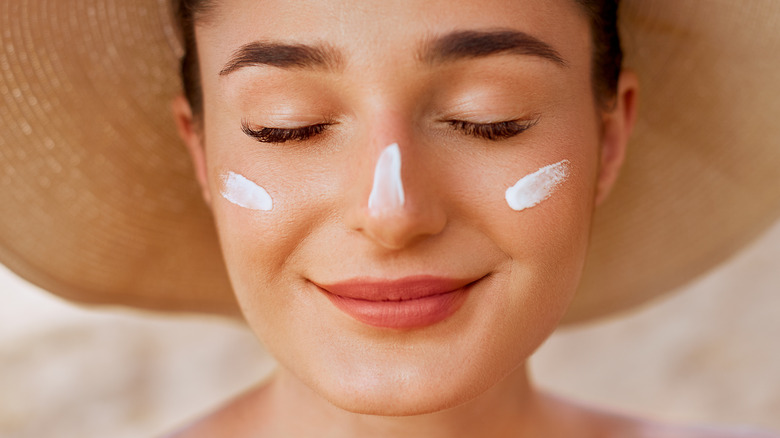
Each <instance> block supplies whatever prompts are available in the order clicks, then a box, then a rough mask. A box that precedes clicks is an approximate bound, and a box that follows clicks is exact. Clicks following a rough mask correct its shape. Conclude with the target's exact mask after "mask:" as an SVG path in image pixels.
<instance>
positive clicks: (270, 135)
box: [241, 120, 330, 143]
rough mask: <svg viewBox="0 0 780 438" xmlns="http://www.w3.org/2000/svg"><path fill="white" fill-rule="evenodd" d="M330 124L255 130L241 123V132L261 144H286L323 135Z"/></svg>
mask: <svg viewBox="0 0 780 438" xmlns="http://www.w3.org/2000/svg"><path fill="white" fill-rule="evenodd" d="M328 125H330V123H318V124H316V125H309V126H303V127H301V128H265V127H261V128H259V129H254V128H252V127H251V126H249V122H247V121H246V120H243V121H242V122H241V130H242V131H244V134H246V135H248V136H250V137H252V138H254V139H255V140H257V141H259V142H261V143H284V142H287V141H303V140H308V139H309V138H311V137H314V136H315V135H317V134H320V133H322V131H324V130H325V128H326V127H327V126H328Z"/></svg>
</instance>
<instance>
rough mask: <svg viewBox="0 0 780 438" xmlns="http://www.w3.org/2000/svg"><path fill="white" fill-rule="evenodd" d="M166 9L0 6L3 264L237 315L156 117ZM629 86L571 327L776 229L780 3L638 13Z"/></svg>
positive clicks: (173, 147) (71, 284) (172, 65)
mask: <svg viewBox="0 0 780 438" xmlns="http://www.w3.org/2000/svg"><path fill="white" fill-rule="evenodd" d="M169 8H170V6H169V0H135V1H132V2H129V1H118V0H83V1H80V2H55V1H48V2H43V1H40V0H13V1H5V2H3V3H2V14H0V47H1V49H0V50H2V53H0V99H2V102H0V124H1V125H2V131H1V132H0V170H1V171H0V209H1V210H0V212H1V213H0V262H2V263H3V264H5V265H7V266H8V267H10V268H11V269H12V270H14V271H16V272H17V273H18V274H19V275H21V276H22V277H24V278H26V279H27V280H29V281H31V282H33V283H35V284H37V285H39V286H41V287H42V288H44V289H47V290H49V291H51V292H53V293H55V294H57V295H60V296H62V297H65V298H67V299H70V300H74V301H78V302H83V303H93V304H111V305H126V306H135V307H140V308H146V309H154V310H162V311H193V312H208V313H220V314H236V315H237V314H238V313H237V312H238V311H237V305H236V303H235V302H234V298H233V295H232V293H231V290H230V286H229V284H228V280H227V275H226V272H225V269H224V267H223V262H222V260H221V255H220V250H219V245H218V242H217V238H216V233H215V231H214V225H213V223H212V220H211V218H210V215H209V212H208V210H207V209H206V207H205V205H204V204H203V202H202V200H201V197H200V194H199V190H198V188H197V186H196V183H195V178H194V177H193V175H192V169H191V167H190V161H189V158H188V156H187V154H186V151H185V149H184V147H183V146H182V145H181V143H180V141H179V139H178V137H177V135H176V133H175V128H174V123H173V119H172V116H171V115H170V111H169V102H170V101H171V99H172V98H173V96H174V95H176V94H177V93H178V92H179V79H178V76H177V72H178V61H177V59H178V57H179V55H180V54H181V50H180V45H179V42H178V40H177V37H176V34H175V31H174V28H173V26H172V24H171V23H172V18H171V12H170V9H169ZM621 20H622V28H623V43H624V47H625V51H626V54H627V65H628V66H630V67H632V68H634V69H636V70H637V71H638V73H639V75H640V80H641V86H642V99H641V101H642V103H641V109H640V120H639V122H638V126H637V129H636V132H635V135H634V139H633V141H632V142H631V144H630V150H629V156H628V158H627V162H626V165H625V169H624V173H623V175H622V176H621V180H620V181H619V182H618V184H617V187H616V189H615V191H614V193H613V194H612V196H611V197H610V198H609V200H608V201H607V203H606V204H605V205H604V206H603V207H602V208H600V209H599V210H598V212H597V214H596V219H595V224H594V229H593V236H592V248H591V252H590V254H589V259H588V263H587V267H586V272H585V275H584V278H583V282H582V285H581V290H580V291H579V293H578V295H577V297H576V299H575V302H574V303H573V305H572V307H571V310H570V312H569V314H568V315H567V322H574V321H582V320H586V319H589V318H594V317H597V316H601V315H604V314H607V313H611V312H614V311H617V310H620V309H624V308H628V307H631V306H634V305H636V304H638V303H641V302H643V301H646V300H648V299H649V298H652V297H655V296H658V295H660V294H663V293H665V292H668V291H670V290H672V289H674V288H675V287H678V286H680V285H682V284H683V283H685V282H687V281H689V280H691V279H692V278H693V277H695V276H696V275H698V274H700V273H702V272H704V271H705V270H707V269H709V268H711V267H712V266H714V265H716V264H717V263H719V262H721V261H723V260H724V259H725V258H727V257H728V256H729V255H730V254H732V253H734V252H735V251H736V250H737V249H739V248H740V247H741V246H743V245H745V244H746V243H747V242H749V241H750V240H751V239H753V238H755V237H756V236H757V235H759V233H761V232H762V231H763V230H764V229H765V228H767V227H768V226H769V225H770V224H772V223H773V222H774V221H775V220H776V219H777V217H778V215H780V178H778V176H777V169H778V168H780V123H778V122H777V121H776V118H777V117H778V115H780V80H778V71H780V57H779V56H777V54H778V53H780V32H779V31H778V29H780V3H778V2H776V1H773V0H755V1H752V2H733V1H728V0H721V1H714V0H713V1H693V0H657V1H648V0H634V1H624V4H623V5H622V13H621Z"/></svg>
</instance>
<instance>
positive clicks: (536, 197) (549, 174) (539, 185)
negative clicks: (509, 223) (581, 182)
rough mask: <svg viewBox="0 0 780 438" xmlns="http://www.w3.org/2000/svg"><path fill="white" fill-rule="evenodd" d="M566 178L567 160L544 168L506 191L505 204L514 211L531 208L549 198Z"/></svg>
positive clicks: (567, 175) (567, 174)
mask: <svg viewBox="0 0 780 438" xmlns="http://www.w3.org/2000/svg"><path fill="white" fill-rule="evenodd" d="M568 177H569V160H563V161H559V162H557V163H555V164H550V165H549V166H544V167H542V168H541V169H539V170H537V171H536V172H534V173H532V174H530V175H526V176H524V177H522V178H521V179H520V181H518V182H517V183H515V185H513V186H512V187H510V188H508V189H506V203H507V204H509V207H510V208H511V209H512V210H516V211H521V210H525V209H526V208H531V207H533V206H534V205H537V204H539V203H540V202H542V201H544V200H545V199H547V198H549V197H550V195H552V193H553V192H554V191H555V189H556V188H557V187H558V186H559V185H560V184H561V183H562V182H564V181H566V178H568Z"/></svg>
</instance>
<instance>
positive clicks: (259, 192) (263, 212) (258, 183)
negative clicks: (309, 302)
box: [209, 152, 332, 326]
mask: <svg viewBox="0 0 780 438" xmlns="http://www.w3.org/2000/svg"><path fill="white" fill-rule="evenodd" d="M210 164H211V166H210V170H209V172H210V173H209V179H210V184H211V185H210V188H211V192H212V199H213V200H214V201H213V205H212V209H213V211H214V216H215V220H216V223H217V230H218V233H219V237H220V241H221V245H222V249H223V253H224V258H225V263H226V266H227V268H228V274H229V275H230V279H231V282H232V284H233V289H234V292H235V294H236V296H237V298H238V301H239V304H240V305H241V307H242V309H243V310H244V314H245V315H246V317H247V318H248V319H250V321H249V322H250V324H252V325H254V323H255V322H256V323H258V324H262V325H264V326H267V325H272V324H273V321H274V318H276V317H277V316H278V315H283V314H288V312H287V310H289V308H290V307H291V306H293V305H294V302H295V296H294V294H293V295H291V294H281V293H278V291H289V290H291V289H292V290H296V289H297V288H296V286H298V285H300V284H301V283H302V282H303V280H302V279H301V278H297V277H296V274H298V273H299V272H298V271H296V270H294V269H290V267H291V266H294V265H295V259H296V257H297V255H298V253H299V250H300V248H301V247H302V246H305V243H306V242H307V237H308V236H309V235H310V233H311V231H312V229H313V228H315V227H316V226H318V224H321V223H323V222H324V221H326V220H327V217H328V210H329V208H330V207H329V204H328V202H327V201H326V196H325V195H324V193H325V191H326V190H327V189H328V188H329V187H332V183H331V182H328V181H325V180H323V178H325V179H326V178H327V174H326V173H323V172H318V171H317V170H316V169H309V168H308V166H307V165H305V164H303V165H298V166H296V165H295V164H296V163H295V161H294V160H289V159H288V160H277V159H276V158H275V157H273V156H272V154H265V156H261V154H259V153H257V152H253V153H249V154H244V156H241V155H240V154H232V155H231V154H224V155H222V156H219V155H215V156H213V157H211V162H210Z"/></svg>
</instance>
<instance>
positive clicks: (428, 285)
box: [312, 275, 481, 301]
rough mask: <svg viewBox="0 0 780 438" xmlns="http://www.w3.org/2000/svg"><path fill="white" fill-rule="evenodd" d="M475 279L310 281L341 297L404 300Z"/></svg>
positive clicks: (444, 290)
mask: <svg viewBox="0 0 780 438" xmlns="http://www.w3.org/2000/svg"><path fill="white" fill-rule="evenodd" d="M480 278H481V277H480ZM477 280H479V278H444V277H434V276H428V275H420V276H413V277H404V278H399V279H392V280H382V279H371V278H354V279H351V280H347V281H342V282H339V283H333V284H321V283H317V282H312V283H314V284H315V285H317V286H318V287H320V288H321V289H324V290H325V291H326V292H328V293H331V294H333V295H337V296H340V297H343V298H351V299H356V300H365V301H405V300H415V299H420V298H425V297H429V296H434V295H441V294H445V293H448V292H453V291H456V290H458V289H461V288H463V287H465V286H468V285H469V284H471V283H474V282H475V281H477Z"/></svg>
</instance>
